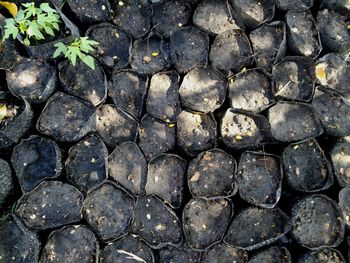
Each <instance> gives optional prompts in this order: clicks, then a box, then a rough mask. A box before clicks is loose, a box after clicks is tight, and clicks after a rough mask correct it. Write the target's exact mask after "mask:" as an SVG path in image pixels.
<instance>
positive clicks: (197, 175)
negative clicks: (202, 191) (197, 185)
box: [190, 171, 201, 182]
mask: <svg viewBox="0 0 350 263" xmlns="http://www.w3.org/2000/svg"><path fill="white" fill-rule="evenodd" d="M200 176H201V175H200V173H199V172H198V171H197V172H195V173H194V175H193V176H192V177H191V179H190V181H191V182H197V181H198V180H199V177H200Z"/></svg>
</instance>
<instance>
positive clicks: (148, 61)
mask: <svg viewBox="0 0 350 263" xmlns="http://www.w3.org/2000/svg"><path fill="white" fill-rule="evenodd" d="M143 61H144V62H145V63H150V62H151V61H152V59H151V58H150V57H149V56H144V57H143Z"/></svg>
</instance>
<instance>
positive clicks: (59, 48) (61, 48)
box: [53, 42, 67, 58]
mask: <svg viewBox="0 0 350 263" xmlns="http://www.w3.org/2000/svg"><path fill="white" fill-rule="evenodd" d="M54 47H56V48H57V49H56V50H55V53H54V54H53V58H56V57H58V56H59V55H61V54H63V55H66V53H67V47H66V45H65V44H63V43H62V42H58V43H56V44H55V45H54Z"/></svg>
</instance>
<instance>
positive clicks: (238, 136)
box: [235, 135, 243, 140]
mask: <svg viewBox="0 0 350 263" xmlns="http://www.w3.org/2000/svg"><path fill="white" fill-rule="evenodd" d="M235 139H236V140H243V137H242V136H241V135H236V136H235Z"/></svg>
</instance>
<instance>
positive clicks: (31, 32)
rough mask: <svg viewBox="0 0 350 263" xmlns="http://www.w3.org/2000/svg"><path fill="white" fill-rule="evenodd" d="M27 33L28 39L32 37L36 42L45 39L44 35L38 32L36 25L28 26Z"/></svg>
mask: <svg viewBox="0 0 350 263" xmlns="http://www.w3.org/2000/svg"><path fill="white" fill-rule="evenodd" d="M27 33H28V36H29V37H32V36H34V38H35V39H36V40H40V39H45V37H44V35H43V34H42V33H41V32H40V30H39V27H38V24H36V23H34V22H31V23H30V24H29V26H28V29H27Z"/></svg>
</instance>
